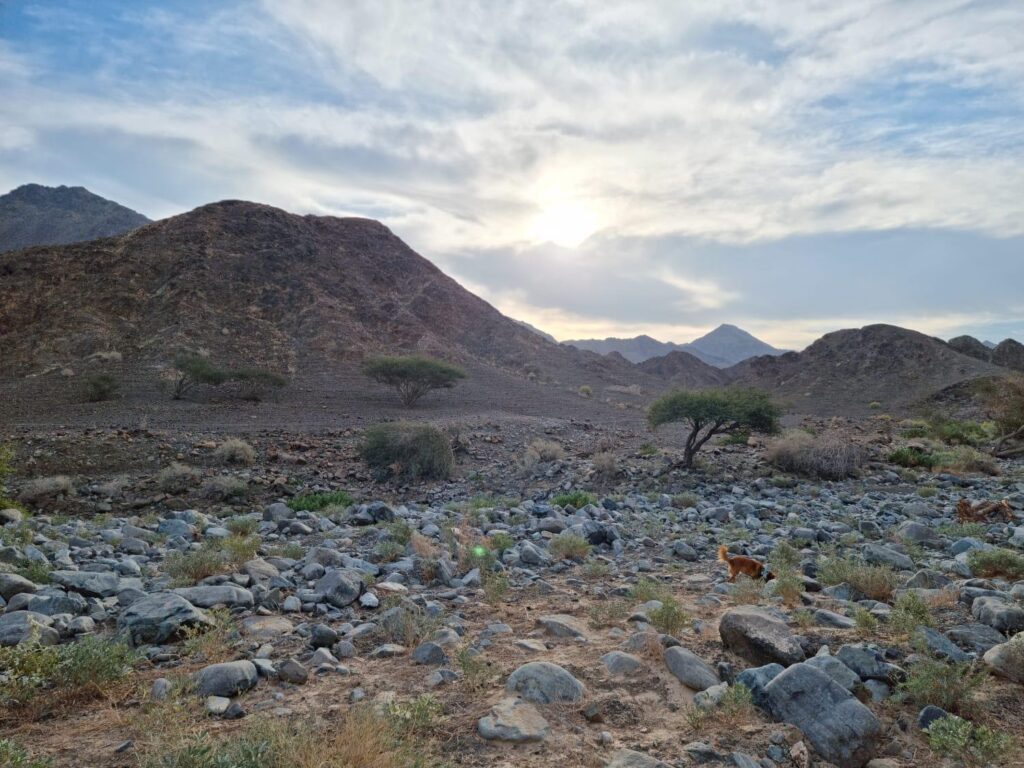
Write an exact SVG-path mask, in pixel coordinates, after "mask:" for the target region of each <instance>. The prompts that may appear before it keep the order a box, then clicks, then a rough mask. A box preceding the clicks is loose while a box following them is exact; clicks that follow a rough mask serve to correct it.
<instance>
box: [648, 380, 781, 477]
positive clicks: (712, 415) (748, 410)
mask: <svg viewBox="0 0 1024 768" xmlns="http://www.w3.org/2000/svg"><path fill="white" fill-rule="evenodd" d="M780 413H781V410H780V409H779V407H778V406H777V405H775V404H774V403H773V402H772V400H771V398H770V397H769V396H768V394H767V393H766V392H761V391H759V390H756V389H740V388H730V389H719V390H708V391H705V392H690V391H686V390H678V391H676V392H670V393H669V394H667V395H664V396H662V397H660V398H659V399H658V400H656V401H655V402H654V403H653V404H652V405H651V407H650V408H649V409H648V412H647V420H648V422H649V423H650V425H651V428H652V429H657V428H658V427H659V426H662V425H664V424H672V423H678V422H683V423H684V424H685V425H686V428H687V429H688V430H689V433H688V435H687V437H686V441H685V443H684V445H683V462H682V463H683V466H685V467H692V466H693V459H694V457H695V456H696V454H697V451H699V450H700V449H701V448H702V447H703V446H704V444H705V443H707V441H708V440H710V439H711V438H712V437H714V436H715V435H719V434H731V433H733V432H737V431H739V430H748V431H752V432H766V433H774V432H776V431H778V418H779V415H780Z"/></svg>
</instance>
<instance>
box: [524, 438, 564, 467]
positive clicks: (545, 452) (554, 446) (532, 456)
mask: <svg viewBox="0 0 1024 768" xmlns="http://www.w3.org/2000/svg"><path fill="white" fill-rule="evenodd" d="M564 458H565V449H564V448H562V446H560V445H559V444H558V443H556V442H555V441H554V440H534V441H533V442H531V443H530V445H529V446H528V447H527V449H526V451H525V452H524V453H523V466H524V467H526V468H527V469H532V468H533V467H535V466H536V465H537V464H539V463H541V462H542V461H561V460H562V459H564Z"/></svg>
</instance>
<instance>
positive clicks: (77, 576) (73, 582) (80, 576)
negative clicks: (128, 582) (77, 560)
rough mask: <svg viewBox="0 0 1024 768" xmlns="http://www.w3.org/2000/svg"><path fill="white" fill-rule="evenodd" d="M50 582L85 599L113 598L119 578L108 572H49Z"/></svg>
mask: <svg viewBox="0 0 1024 768" xmlns="http://www.w3.org/2000/svg"><path fill="white" fill-rule="evenodd" d="M50 581H52V582H53V583H54V584H60V585H61V586H62V587H64V588H65V589H70V590H74V591H75V592H78V593H79V594H82V595H85V596H87V597H113V596H114V595H116V594H117V592H118V586H119V585H120V583H121V578H120V577H119V576H118V575H117V574H116V573H111V572H110V571H50Z"/></svg>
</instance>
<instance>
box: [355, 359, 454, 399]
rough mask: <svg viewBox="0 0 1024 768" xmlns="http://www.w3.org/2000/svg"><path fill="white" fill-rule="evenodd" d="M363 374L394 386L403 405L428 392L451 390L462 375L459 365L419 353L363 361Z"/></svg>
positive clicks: (386, 384)
mask: <svg viewBox="0 0 1024 768" xmlns="http://www.w3.org/2000/svg"><path fill="white" fill-rule="evenodd" d="M363 373H365V374H366V375H367V376H369V377H370V378H371V379H373V380H374V381H376V382H378V383H380V384H384V385H385V386H388V387H392V388H393V389H395V390H396V391H397V392H398V396H399V398H401V400H402V404H403V405H404V406H405V407H406V408H411V407H412V406H413V405H415V404H416V401H417V400H419V399H420V398H421V397H423V396H424V395H425V394H427V393H428V392H431V391H433V390H435V389H451V388H452V387H454V386H455V384H456V382H458V381H459V380H460V379H464V378H466V373H465V371H463V370H462V369H461V368H457V367H455V366H454V365H450V364H448V363H446V362H443V361H441V360H434V359H432V358H429V357H422V356H419V355H412V356H409V357H373V358H370V359H369V360H367V361H366V363H364V364H363Z"/></svg>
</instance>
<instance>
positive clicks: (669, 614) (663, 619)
mask: <svg viewBox="0 0 1024 768" xmlns="http://www.w3.org/2000/svg"><path fill="white" fill-rule="evenodd" d="M647 620H648V621H649V622H650V624H651V626H653V627H654V628H655V629H657V630H658V631H659V632H661V633H662V634H665V635H672V636H673V637H675V636H676V635H677V634H679V633H680V632H681V631H682V630H683V628H684V627H685V626H686V623H687V622H688V621H689V620H690V617H689V616H688V615H687V614H686V611H684V610H683V609H682V608H681V607H680V606H679V603H677V602H676V601H675V600H673V599H671V598H669V599H667V600H663V601H662V603H661V606H660V607H658V608H655V609H654V610H653V611H650V612H649V613H648V614H647Z"/></svg>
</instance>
